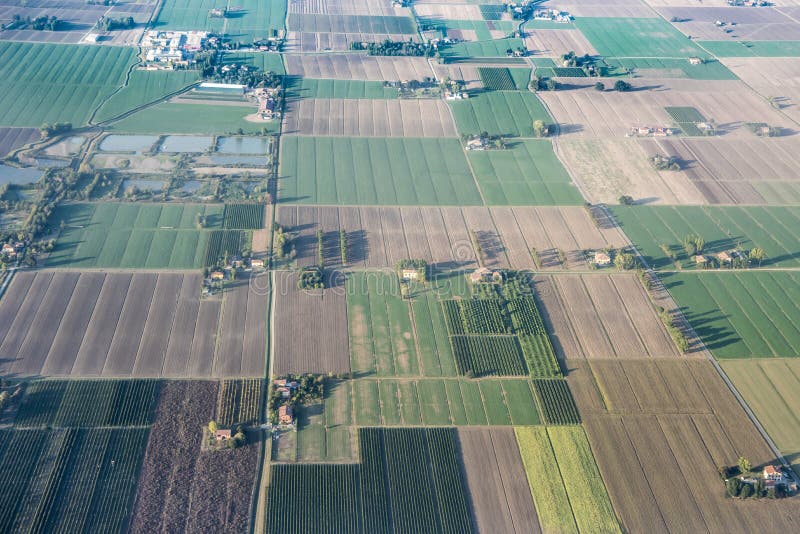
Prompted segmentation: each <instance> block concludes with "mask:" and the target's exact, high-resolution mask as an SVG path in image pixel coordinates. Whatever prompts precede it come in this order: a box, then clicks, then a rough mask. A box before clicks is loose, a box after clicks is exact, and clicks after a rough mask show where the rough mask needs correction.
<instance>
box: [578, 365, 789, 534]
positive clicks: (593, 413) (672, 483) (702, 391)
mask: <svg viewBox="0 0 800 534" xmlns="http://www.w3.org/2000/svg"><path fill="white" fill-rule="evenodd" d="M567 379H568V381H570V382H571V383H572V384H573V386H574V387H573V388H572V389H573V391H574V392H578V393H576V401H577V403H578V407H579V408H580V410H581V415H582V418H583V421H584V426H585V429H586V434H587V437H588V438H589V443H590V444H591V448H592V451H593V452H594V456H595V460H596V462H597V466H598V467H599V470H600V473H601V475H602V477H603V480H604V481H605V484H606V487H607V489H608V493H609V496H610V498H611V502H612V504H613V505H614V509H615V511H616V513H617V516H618V517H619V520H620V523H621V526H622V528H623V529H624V530H627V531H631V532H639V531H642V530H646V531H648V532H670V531H676V530H693V531H694V530H698V529H699V530H704V529H707V528H709V527H710V526H718V527H720V528H723V529H725V530H737V529H743V528H744V529H746V530H750V529H753V528H756V529H757V528H759V527H757V525H758V524H762V523H764V522H767V523H769V524H771V525H773V526H774V527H775V528H786V526H787V525H789V524H790V523H791V522H792V521H796V520H797V514H798V512H797V509H796V506H794V504H793V503H792V502H791V499H789V500H774V501H770V500H764V501H759V504H758V506H754V507H742V506H739V505H738V503H737V502H736V501H734V500H732V499H730V498H726V496H725V486H724V483H723V482H722V480H721V479H720V477H719V474H718V472H717V469H718V467H719V466H720V465H735V464H736V460H737V458H738V457H739V456H740V455H743V456H745V457H746V458H748V459H750V461H751V462H752V464H753V465H754V466H761V465H764V464H766V463H774V462H775V458H774V455H773V454H772V452H771V451H770V449H769V448H768V447H767V444H766V443H765V442H764V441H763V439H762V438H761V436H760V435H759V434H758V432H757V431H756V429H755V427H754V426H753V425H751V424H750V423H749V421H747V419H746V416H745V414H744V411H743V410H742V409H741V407H740V406H739V405H738V403H737V401H736V400H735V398H734V397H733V395H732V394H731V392H730V390H728V388H727V386H726V385H725V383H724V382H723V381H722V379H721V378H720V377H719V375H718V374H717V372H716V370H715V369H714V368H713V366H712V365H711V364H710V363H709V362H708V361H703V360H683V361H681V360H669V361H668V360H656V361H644V360H638V361H636V360H633V361H618V362H611V361H597V360H591V361H589V362H583V363H577V362H576V363H575V365H574V371H573V372H572V373H570V374H569V375H568V378H567ZM631 458H638V459H639V461H638V462H634V463H633V464H632V463H631V462H630V461H629V460H630V459H631ZM686 458H691V459H692V460H691V462H689V461H684V459H686Z"/></svg>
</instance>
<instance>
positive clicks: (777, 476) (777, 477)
mask: <svg viewBox="0 0 800 534" xmlns="http://www.w3.org/2000/svg"><path fill="white" fill-rule="evenodd" d="M764 480H772V481H773V482H783V471H781V470H780V468H779V467H775V466H774V465H767V466H765V467H764Z"/></svg>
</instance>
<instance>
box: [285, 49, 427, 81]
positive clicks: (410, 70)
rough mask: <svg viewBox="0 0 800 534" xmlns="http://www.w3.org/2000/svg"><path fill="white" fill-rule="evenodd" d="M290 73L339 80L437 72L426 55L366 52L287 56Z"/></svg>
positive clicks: (387, 78) (386, 78)
mask: <svg viewBox="0 0 800 534" xmlns="http://www.w3.org/2000/svg"><path fill="white" fill-rule="evenodd" d="M284 60H285V62H286V72H287V74H289V75H294V76H304V77H306V78H334V79H337V80H373V81H398V80H422V79H423V78H425V77H430V76H432V74H433V71H432V70H431V68H430V65H428V62H427V61H426V60H425V58H419V57H374V56H367V55H364V54H335V55H333V54H327V55H302V56H299V55H291V54H287V55H286V56H284Z"/></svg>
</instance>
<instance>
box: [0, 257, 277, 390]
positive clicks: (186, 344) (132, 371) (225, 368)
mask: <svg viewBox="0 0 800 534" xmlns="http://www.w3.org/2000/svg"><path fill="white" fill-rule="evenodd" d="M200 280H201V275H200V274H185V275H184V274H179V273H169V274H167V273H162V274H158V273H147V272H137V273H135V274H131V273H119V272H117V273H103V272H84V273H78V272H62V271H59V272H56V273H53V272H48V271H40V272H38V273H35V274H34V273H20V274H18V275H16V276H15V279H14V281H13V282H12V284H11V286H10V287H9V290H8V293H7V295H6V296H4V298H3V300H2V301H0V316H2V317H5V319H4V321H3V324H4V325H5V326H4V328H3V329H2V330H0V334H2V337H3V341H2V345H1V346H0V361H1V362H2V363H0V372H2V373H3V374H6V373H15V374H19V375H23V376H30V375H41V376H72V377H99V376H104V377H161V376H164V377H192V378H211V377H225V376H263V373H264V365H265V354H264V351H265V348H266V337H265V336H266V329H265V321H266V316H265V310H266V297H265V296H264V295H261V294H259V292H258V291H256V290H255V286H256V285H255V284H253V285H251V284H249V283H248V282H249V280H248V279H247V278H245V279H243V280H240V281H238V283H237V284H236V285H235V286H234V287H232V288H230V289H229V290H228V292H227V293H226V294H225V296H224V297H223V298H222V299H219V298H217V299H209V300H203V301H202V302H201V301H200V298H199V296H200ZM221 308H223V309H225V308H227V309H229V310H230V309H233V308H236V309H241V312H239V316H238V318H236V320H235V321H234V320H233V319H234V316H233V312H229V313H228V316H227V317H225V316H224V315H223V318H222V321H223V330H222V332H223V336H222V338H223V340H225V339H228V338H230V339H234V338H235V342H232V343H230V344H228V345H224V346H223V345H217V344H216V338H217V328H218V324H219V321H220V309H221ZM215 348H216V350H215Z"/></svg>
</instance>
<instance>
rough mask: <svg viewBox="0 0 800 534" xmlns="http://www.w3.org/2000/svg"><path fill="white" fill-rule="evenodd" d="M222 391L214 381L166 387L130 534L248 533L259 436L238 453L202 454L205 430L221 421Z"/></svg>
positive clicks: (167, 385)
mask: <svg viewBox="0 0 800 534" xmlns="http://www.w3.org/2000/svg"><path fill="white" fill-rule="evenodd" d="M218 388H219V385H218V383H217V382H213V381H193V382H174V381H170V382H166V383H165V384H164V385H163V386H162V391H161V395H160V398H159V401H158V406H157V409H156V416H155V421H154V423H153V426H152V427H151V429H150V438H149V440H148V441H147V451H146V452H145V454H144V459H143V461H142V467H141V472H140V475H139V483H138V485H137V486H136V498H135V503H134V507H133V515H132V517H131V520H130V524H129V529H130V531H131V532H137V533H140V532H141V533H144V532H155V531H162V530H163V531H179V530H180V531H186V532H208V531H210V530H216V529H220V528H222V529H228V530H231V531H236V532H242V531H245V530H247V529H248V528H249V525H250V519H251V513H250V507H251V504H252V497H251V489H252V487H253V482H254V478H255V473H256V470H257V463H258V456H259V448H260V446H259V443H258V441H257V440H258V438H257V437H256V436H258V435H259V433H249V434H248V440H249V441H248V443H247V444H246V445H243V446H241V447H237V448H235V449H226V450H220V451H203V450H202V449H201V443H202V439H201V436H200V430H201V428H202V427H203V426H204V425H207V424H208V422H209V421H210V420H213V419H214V418H215V417H217V416H218V414H217V413H216V408H217V395H218ZM220 427H222V425H220Z"/></svg>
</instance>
